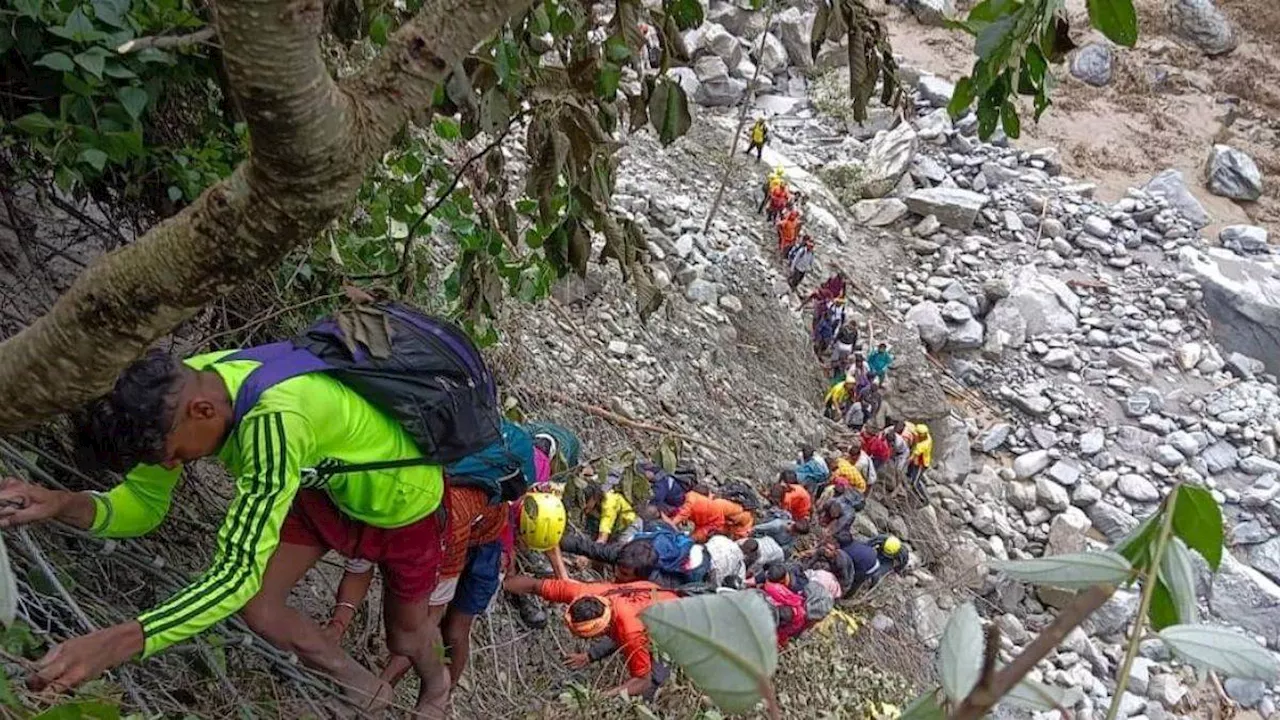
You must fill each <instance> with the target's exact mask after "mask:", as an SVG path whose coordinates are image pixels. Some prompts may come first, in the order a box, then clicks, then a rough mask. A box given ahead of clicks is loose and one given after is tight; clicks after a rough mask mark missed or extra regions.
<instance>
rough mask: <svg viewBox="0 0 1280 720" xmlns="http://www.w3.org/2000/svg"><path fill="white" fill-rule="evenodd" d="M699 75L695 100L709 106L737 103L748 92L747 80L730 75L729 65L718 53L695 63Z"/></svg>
mask: <svg viewBox="0 0 1280 720" xmlns="http://www.w3.org/2000/svg"><path fill="white" fill-rule="evenodd" d="M693 71H694V73H695V74H696V75H697V77H698V90H697V92H696V93H695V94H694V98H693V99H694V102H696V103H698V104H699V105H706V106H708V107H725V106H730V105H737V104H738V103H740V102H742V98H743V96H744V95H746V93H747V82H746V81H745V80H739V79H738V78H735V77H730V76H729V66H728V65H727V64H725V61H724V60H723V59H721V58H720V57H719V56H717V55H705V56H703V57H700V58H698V59H697V61H696V62H694V64H693Z"/></svg>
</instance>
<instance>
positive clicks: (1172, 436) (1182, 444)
mask: <svg viewBox="0 0 1280 720" xmlns="http://www.w3.org/2000/svg"><path fill="white" fill-rule="evenodd" d="M1165 440H1167V441H1168V442H1169V444H1170V445H1172V446H1173V447H1174V448H1176V449H1177V451H1178V452H1180V453H1182V454H1183V455H1184V456H1186V457H1188V458H1193V457H1195V456H1196V455H1198V454H1199V453H1200V442H1199V441H1198V440H1196V436H1195V435H1192V434H1191V433H1189V432H1187V431H1185V430H1178V431H1175V432H1171V433H1169V435H1168V437H1166V438H1165Z"/></svg>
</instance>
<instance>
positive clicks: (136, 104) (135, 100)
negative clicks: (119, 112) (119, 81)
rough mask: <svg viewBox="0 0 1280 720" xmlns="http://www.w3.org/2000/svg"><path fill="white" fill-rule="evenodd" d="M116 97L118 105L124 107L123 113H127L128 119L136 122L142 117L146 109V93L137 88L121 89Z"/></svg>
mask: <svg viewBox="0 0 1280 720" xmlns="http://www.w3.org/2000/svg"><path fill="white" fill-rule="evenodd" d="M118 97H119V98H120V104H121V105H123V106H124V109H125V112H127V113H129V117H131V118H133V119H134V120H137V119H138V118H140V117H142V111H143V110H145V109H146V107H147V91H146V90H143V89H142V88H139V87H133V86H128V87H122V88H120V92H119V95H118Z"/></svg>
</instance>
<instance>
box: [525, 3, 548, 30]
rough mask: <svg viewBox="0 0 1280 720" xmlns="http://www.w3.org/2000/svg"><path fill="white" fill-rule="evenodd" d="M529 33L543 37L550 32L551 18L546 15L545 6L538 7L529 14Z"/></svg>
mask: <svg viewBox="0 0 1280 720" xmlns="http://www.w3.org/2000/svg"><path fill="white" fill-rule="evenodd" d="M529 32H530V34H533V35H545V34H546V33H548V32H551V16H550V15H548V14H547V6H546V5H545V4H542V5H539V6H538V7H536V8H534V9H533V12H531V13H529Z"/></svg>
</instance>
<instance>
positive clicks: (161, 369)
mask: <svg viewBox="0 0 1280 720" xmlns="http://www.w3.org/2000/svg"><path fill="white" fill-rule="evenodd" d="M184 374H185V368H184V366H183V365H182V363H181V362H180V361H179V360H178V359H177V358H174V357H171V356H170V355H169V354H168V353H166V352H164V351H163V350H155V349H153V350H148V351H147V353H146V354H145V355H143V356H142V357H140V358H138V359H137V360H135V361H133V363H131V364H130V365H129V367H127V368H125V369H124V372H122V373H120V377H119V378H118V379H116V384H115V386H114V387H112V388H111V392H109V393H107V394H106V395H104V396H102V397H100V398H98V399H97V400H94V401H93V402H91V403H89V405H88V406H86V407H85V408H84V409H82V410H80V411H79V412H77V413H76V414H75V417H74V418H73V422H74V425H75V431H74V432H75V439H76V445H77V446H78V450H79V452H78V459H79V460H80V462H81V464H83V465H85V466H86V467H105V468H107V469H109V470H113V471H115V472H126V471H128V470H130V469H132V468H133V467H134V466H135V465H138V464H139V463H156V462H159V461H160V460H162V459H163V456H164V443H165V436H166V435H168V433H169V428H171V427H172V426H173V413H174V410H175V408H174V405H175V403H174V401H173V398H172V396H173V394H174V391H175V390H176V389H177V387H178V385H179V383H180V381H181V380H182V377H183V375H184Z"/></svg>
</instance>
